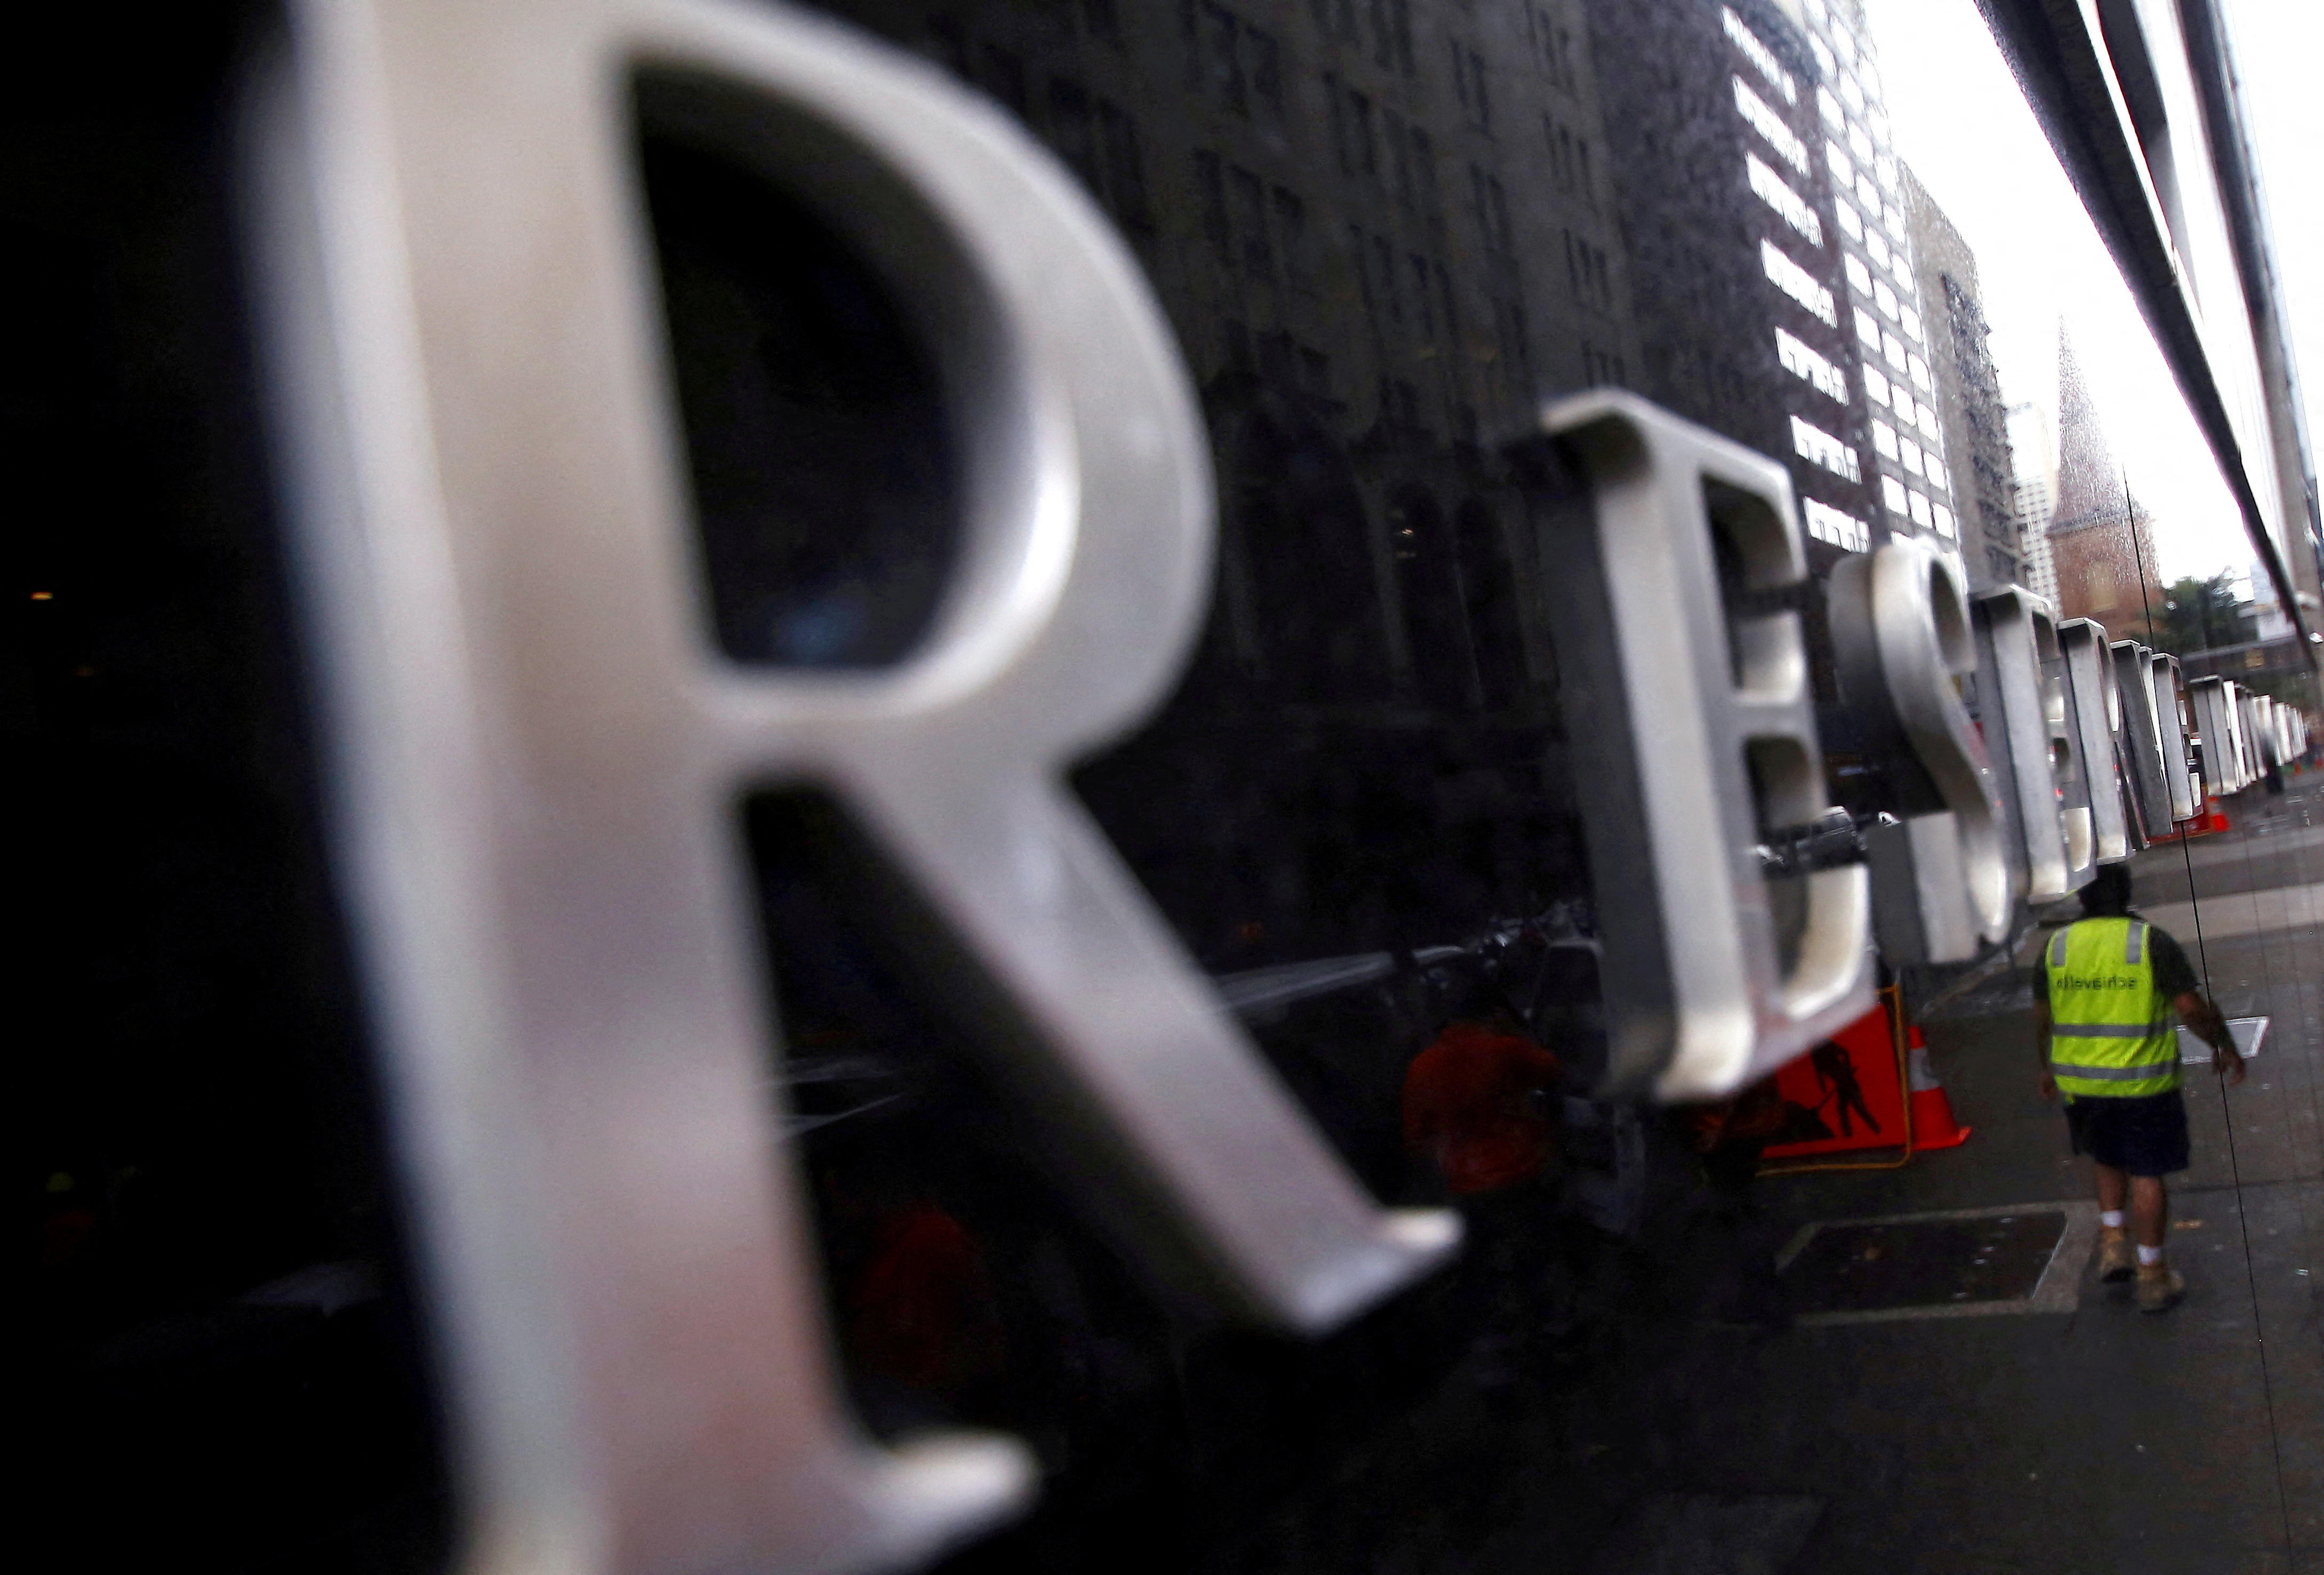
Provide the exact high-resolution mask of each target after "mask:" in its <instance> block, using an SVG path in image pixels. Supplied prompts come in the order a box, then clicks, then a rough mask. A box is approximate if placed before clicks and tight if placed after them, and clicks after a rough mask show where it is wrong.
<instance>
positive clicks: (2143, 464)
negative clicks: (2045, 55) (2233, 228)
mask: <svg viewBox="0 0 2324 1575" xmlns="http://www.w3.org/2000/svg"><path fill="white" fill-rule="evenodd" d="M2224 4H2225V5H2226V7H2227V12H2228V17H2229V26H2230V28H2231V30H2232V32H2233V37H2234V42H2235V45H2236V57H2237V64H2238V65H2239V67H2240V68H2241V69H2242V72H2243V76H2244V81H2245V87H2246V94H2247V96H2248V99H2249V106H2248V107H2249V113H2250V115H2251V117H2252V121H2253V141H2254V143H2255V147H2256V150H2257V154H2258V159H2259V162H2260V167H2261V179H2262V180H2263V182H2264V183H2268V189H2269V194H2270V196H2271V197H2272V198H2273V201H2272V202H2271V204H2270V210H2271V215H2270V216H2271V218H2272V220H2273V226H2274V232H2275V241H2276V255H2277V260H2278V263H2279V265H2280V266H2281V267H2282V272H2283V276H2284V278H2283V284H2284V290H2285V293H2286V295H2287V296H2288V297H2289V299H2290V306H2289V310H2290V312H2291V314H2292V326H2293V333H2294V337H2295V345H2294V355H2295V356H2296V357H2297V358H2298V360H2299V361H2300V362H2301V365H2302V367H2303V369H2304V370H2305V371H2306V372H2307V373H2308V376H2309V377H2310V380H2311V384H2310V386H2311V388H2312V387H2313V386H2315V383H2314V380H2317V379H2324V341H2319V333H2324V216H2319V215H2317V214H2316V213H2314V212H2312V211H2309V210H2307V209H2305V208H2303V207H2301V204H2299V203H2298V202H2297V201H2295V200H2293V194H2295V193H2298V192H2300V191H2301V189H2302V186H2301V182H2300V180H2299V176H2300V175H2301V165H2302V164H2303V163H2304V162H2306V161H2307V159H2308V158H2310V157H2312V155H2313V151H2314V150H2318V149H2324V103H2319V95H2318V92H2317V89H2316V87H2315V84H2314V82H2313V80H2312V77H2310V75H2309V74H2308V72H2307V63H2310V62H2313V61H2314V60H2316V59H2317V58H2318V53H2317V51H2319V48H2324V5H2318V3H2317V0H2224ZM1866 9H1867V12H1868V13H1869V14H1870V17H1871V22H1872V28H1873V34H1874V38H1875V41H1876V42H1877V46H1878V49H1879V51H1880V63H1881V67H1882V71H1883V78H1884V82H1885V86H1886V88H1887V101H1888V112H1889V116H1890V119H1891V121H1892V123H1893V129H1894V131H1895V145H1896V151H1897V152H1899V153H1900V154H1902V155H1903V156H1904V159H1905V161H1907V162H1909V163H1910V164H1911V165H1912V166H1913V168H1914V171H1915V172H1916V173H1917V174H1918V175H1919V176H1920V178H1921V180H1922V183H1923V185H1925V186H1926V187H1927V188H1928V189H1929V192H1930V194H1931V195H1932V196H1933V197H1934V198H1936V200H1937V203H1938V206H1940V207H1942V208H1943V209H1944V210H1945V212H1946V213H1947V214H1948V215H1949V216H1950V217H1951V218H1952V221H1953V223H1954V224H1955V225H1956V226H1959V228H1960V232H1961V235H1962V236H1963V238H1965V239H1966V240H1967V241H1968V242H1969V247H1970V249H1971V250H1972V251H1973V252H1975V253H1977V263H1978V279H1979V283H1980V285H1981V287H1982V289H1983V292H1984V297H1985V309H1986V316H1987V318H1988V319H1989V320H1990V321H1991V323H1992V325H1993V330H1994V332H1993V340H1992V347H1993V354H1994V359H1995V361H1996V362H1997V364H1998V365H1999V367H2000V371H2001V382H2002V389H2003V391H2004V393H2005V394H2006V396H2007V398H2008V399H2009V400H2010V401H2011V402H2013V403H2015V402H2017V401H2024V400H2033V401H2038V402H2039V403H2041V404H2042V405H2043V406H2044V407H2045V408H2047V409H2048V410H2051V411H2052V416H2053V419H2054V413H2055V411H2056V409H2057V381H2058V378H2057V361H2058V348H2057V346H2058V325H2059V323H2060V321H2061V319H2062V320H2063V321H2064V323H2065V325H2066V328H2067V331H2068V332H2069V333H2070V335H2071V336H2072V337H2073V341H2074V353H2075V355H2076V356H2077V357H2078V358H2079V360H2080V363H2081V367H2082V372H2083V374H2084V378H2085V380H2086V381H2087V382H2089V386H2090V389H2091V393H2092V396H2093V398H2094V399H2095V400H2096V401H2097V403H2098V408H2099V410H2100V412H2101V414H2102V415H2103V417H2104V418H2105V420H2106V423H2107V436H2108V437H2109V438H2110V439H2111V441H2112V444H2113V447H2114V451H2115V455H2116V457H2117V458H2118V459H2120V460H2122V461H2123V462H2124V464H2125V467H2126V469H2127V470H2128V471H2129V473H2130V484H2131V487H2132V490H2133V491H2135V493H2137V494H2138V497H2139V500H2140V501H2141V502H2144V503H2145V504H2146V505H2147V506H2148V507H2150V508H2151V509H2153V511H2154V512H2155V515H2156V521H2155V544H2156V548H2157V550H2158V552H2159V553H2160V554H2161V557H2162V559H2163V563H2162V568H2163V576H2164V577H2165V578H2166V579H2176V578H2178V577H2179V576H2182V575H2209V574H2213V573H2216V572H2218V570H2220V569H2222V568H2232V569H2234V570H2236V572H2237V573H2238V574H2241V573H2244V572H2246V571H2247V570H2248V569H2249V567H2250V565H2251V549H2250V548H2249V547H2248V546H2247V545H2246V542H2245V540H2244V537H2243V530H2242V523H2241V520H2240V519H2239V517H2238V516H2237V514H2236V509H2235V505H2234V502H2232V500H2231V499H2230V498H2229V496H2228V493H2227V487H2226V485H2225V484H2224V483H2222V482H2221V481H2220V479H2219V476H2218V467H2217V466H2216V465H2215V464H2214V463H2213V461H2212V459H2211V457H2210V451H2209V448H2208V447H2206V445H2205V444H2204V442H2203V439H2202V437H2201V435H2200V434H2199V431H2198V430H2197V428H2196V426H2195V422H2194V419H2193V418H2192V417H2191V416H2190V414H2189V413H2188V411H2187V407H2186V402H2185V401H2183V400H2182V399H2181V398H2180V395H2179V391H2178V389H2177V387H2176V386H2175V385H2174V384H2173V383H2172V380H2171V374H2170V373H2169V372H2168V371H2167V370H2166V369H2165V367H2164V365H2163V357H2162V355H2161V353H2160V352H2159V351H2157V350H2156V348H2155V347H2154V344H2153V339H2152V337H2151V336H2149V335H2148V333H2147V331H2146V327H2145V325H2144V323H2143V322H2142V321H2141V320H2140V318H2139V316H2138V309H2137V308H2136V307H2135V306H2134V305H2133V304H2132V301H2131V298H2130V292H2129V290H2127V289H2126V287H2125V286H2124V285H2123V283H2122V280H2121V276H2120V275H2119V274H2118V273H2117V272H2116V270H2115V267H2114V264H2113V263H2112V261H2111V260H2110V259H2109V258H2108V257H2107V253H2106V249H2105V247H2104V245H2103V244H2101V243H2100V242H2099V240H2098V232H2097V231H2096V230H2095V229H2094V228H2093V227H2092V226H2091V225H2090V222H2089V216H2087V215H2086V214H2084V213H2083V211H2082V207H2081V204H2080V201H2079V199H2077V198H2076V197H2075V196H2074V192H2073V188H2072V187H2071V186H2070V184H2068V182H2067V180H2066V177H2065V174H2064V172H2063V171H2062V170H2060V169H2059V167H2058V162H2057V160H2056V159H2055V158H2054V157H2053V156H2052V154H2051V152H2050V150H2049V144H2048V143H2047V142H2045V141H2044V140H2043V136H2042V133H2041V128H2040V127H2039V126H2038V125H2037V124H2035V123H2034V120H2033V112H2032V111H2031V110H2030V109H2028V108H2027V107H2026V106H2025V103H2024V98H2023V97H2022V96H2021V95H2020V94H2019V92H2018V91H2017V87H2016V84H2015V81H2014V80H2013V79H2012V78H2011V77H2010V75H2009V69H2008V67H2007V66H2006V65H2005V64H2004V63H2003V61H2002V58H2001V52H2000V51H1999V50H1998V48H1997V47H1996V45H1995V44H1994V42H1993V39H1992V36H1991V34H1989V33H1988V32H1987V31H1986V28H1985V23H1984V21H1983V19H1982V18H1981V17H1979V15H1978V10H1977V6H1976V4H1975V0H1867V5H1866ZM2308 405H2309V409H2310V412H2311V413H2310V419H2309V426H2310V431H2311V433H2312V432H2314V431H2315V430H2316V429H2317V428H2316V419H2315V412H2317V411H2318V410H2319V409H2324V407H2319V405H2318V404H2317V403H2316V401H2314V400H2313V399H2312V398H2311V399H2310V400H2309V401H2308Z"/></svg>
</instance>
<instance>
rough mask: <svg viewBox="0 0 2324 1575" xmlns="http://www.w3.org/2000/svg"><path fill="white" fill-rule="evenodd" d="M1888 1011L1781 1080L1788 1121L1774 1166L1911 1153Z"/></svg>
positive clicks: (1774, 1151) (1835, 1039)
mask: <svg viewBox="0 0 2324 1575" xmlns="http://www.w3.org/2000/svg"><path fill="white" fill-rule="evenodd" d="M1893 1034H1894V1030H1893V1029H1892V1028H1891V1027H1889V1021H1888V1009H1887V1008H1886V1006H1885V1005H1884V1006H1878V1007H1875V1008H1874V1009H1872V1010H1870V1011H1868V1012H1867V1013H1865V1014H1864V1016H1862V1017H1860V1018H1857V1019H1856V1021H1854V1022H1852V1023H1850V1024H1849V1025H1848V1027H1845V1028H1842V1029H1841V1030H1840V1032H1839V1033H1838V1034H1836V1035H1834V1036H1832V1037H1831V1038H1830V1039H1827V1040H1825V1041H1824V1042H1823V1043H1822V1044H1821V1045H1817V1046H1816V1047H1815V1048H1814V1049H1813V1050H1811V1051H1809V1052H1808V1053H1807V1054H1806V1055H1803V1056H1801V1057H1800V1058H1799V1059H1798V1060H1796V1061H1794V1062H1792V1063H1790V1064H1788V1065H1786V1066H1784V1067H1783V1068H1782V1069H1780V1070H1779V1071H1778V1072H1777V1073H1775V1091H1776V1092H1778V1093H1779V1094H1781V1095H1782V1096H1783V1098H1784V1104H1785V1105H1786V1106H1788V1107H1789V1110H1788V1113H1787V1119H1786V1122H1785V1125H1784V1128H1782V1129H1781V1130H1779V1131H1778V1132H1777V1133H1776V1134H1775V1138H1774V1140H1773V1141H1771V1142H1770V1143H1769V1144H1768V1145H1767V1151H1766V1157H1767V1158H1769V1159H1790V1158H1795V1157H1798V1156H1803V1155H1816V1154H1843V1153H1847V1152H1849V1151H1850V1150H1853V1149H1858V1148H1902V1147H1904V1133H1905V1119H1906V1117H1905V1111H1904V1086H1903V1083H1902V1082H1901V1081H1900V1079H1899V1078H1898V1076H1897V1066H1896V1041H1895V1038H1894V1037H1893Z"/></svg>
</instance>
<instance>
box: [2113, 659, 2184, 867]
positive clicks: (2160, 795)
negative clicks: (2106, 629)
mask: <svg viewBox="0 0 2324 1575" xmlns="http://www.w3.org/2000/svg"><path fill="white" fill-rule="evenodd" d="M2109 649H2111V650H2112V652H2113V656H2114V678H2115V688H2116V691H2117V692H2118V693H2119V694H2120V695H2121V696H2122V754H2123V768H2124V770H2125V771H2126V773H2127V774H2128V776H2129V779H2130V790H2131V801H2132V802H2133V804H2135V806H2137V809H2138V814H2139V821H2140V824H2141V825H2142V826H2143V827H2144V830H2145V833H2146V837H2147V840H2148V841H2150V842H2151V841H2153V839H2154V838H2156V837H2159V836H2163V835H2166V834H2168V833H2169V832H2170V830H2171V786H2170V778H2169V773H2168V771H2167V770H2166V769H2165V767H2164V761H2163V729H2162V725H2161V723H2160V722H2159V721H2158V720H2157V718H2156V716H2155V707H2154V681H2153V676H2152V674H2151V673H2150V671H2149V668H2150V663H2149V661H2148V658H2149V657H2151V656H2153V652H2152V651H2150V650H2149V649H2147V648H2146V647H2144V646H2143V645H2141V644H2139V643H2138V642H2137V641H2136V640H2116V641H2115V642H2114V644H2113V645H2112V647H2110V648H2109Z"/></svg>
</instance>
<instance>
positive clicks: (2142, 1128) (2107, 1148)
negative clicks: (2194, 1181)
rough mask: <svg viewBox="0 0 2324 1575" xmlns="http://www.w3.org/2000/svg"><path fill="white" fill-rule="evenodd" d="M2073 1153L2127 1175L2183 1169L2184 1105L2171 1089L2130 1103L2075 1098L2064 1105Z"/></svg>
mask: <svg viewBox="0 0 2324 1575" xmlns="http://www.w3.org/2000/svg"><path fill="white" fill-rule="evenodd" d="M2066 1129H2067V1130H2068V1131H2069V1132H2070V1133H2072V1134H2073V1139H2074V1152H2075V1153H2077V1154H2087V1155H2089V1156H2090V1157H2091V1158H2092V1159H2095V1160H2097V1161H2098V1163H2099V1164H2100V1165H2111V1166H2112V1167H2114V1168H2115V1169H2116V1170H2120V1171H2127V1172H2129V1173H2130V1174H2132V1175H2169V1174H2172V1172H2173V1171H2181V1170H2184V1169H2186V1168H2187V1101H2185V1100H2183V1099H2181V1098H2180V1097H2179V1091H2178V1090H2177V1089H2175V1088H2174V1089H2168V1090H2166V1091H2163V1092H2162V1093H2159V1094H2142V1095H2140V1096H2139V1097H2138V1098H2136V1099H2128V1100H2126V1099H2107V1098H2096V1099H2094V1098H2092V1097H2090V1096H2089V1095H2088V1094H2078V1095H2076V1096H2075V1097H2074V1099H2073V1100H2072V1101H2071V1102H2070V1103H2069V1104H2068V1105H2067V1106H2066Z"/></svg>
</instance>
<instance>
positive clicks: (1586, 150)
mask: <svg viewBox="0 0 2324 1575" xmlns="http://www.w3.org/2000/svg"><path fill="white" fill-rule="evenodd" d="M1541 130H1542V134H1543V135H1544V136H1545V137H1547V138H1548V139H1549V174H1550V179H1551V180H1554V181H1555V182H1556V184H1557V189H1559V190H1560V191H1570V192H1572V193H1573V194H1574V195H1575V196H1577V197H1579V198H1582V202H1583V204H1584V205H1585V206H1587V207H1597V206H1598V185H1597V182H1596V181H1595V180H1592V179H1591V174H1590V139H1589V138H1588V137H1585V136H1577V135H1575V134H1574V131H1573V128H1572V126H1570V125H1567V124H1565V123H1564V122H1563V121H1560V120H1555V119H1553V118H1552V117H1550V116H1549V115H1543V116H1542V117H1541Z"/></svg>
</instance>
